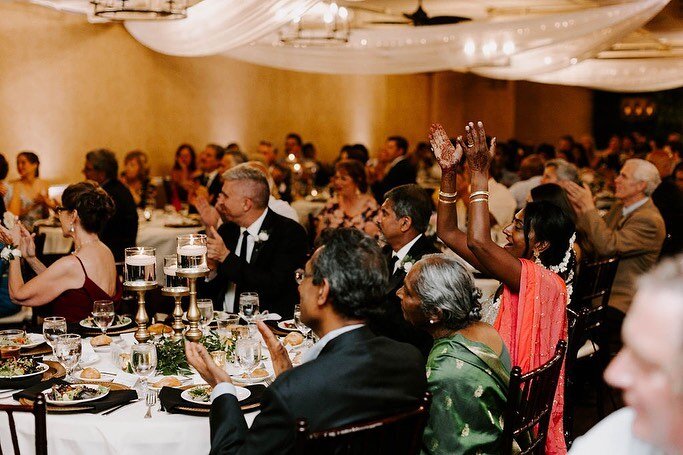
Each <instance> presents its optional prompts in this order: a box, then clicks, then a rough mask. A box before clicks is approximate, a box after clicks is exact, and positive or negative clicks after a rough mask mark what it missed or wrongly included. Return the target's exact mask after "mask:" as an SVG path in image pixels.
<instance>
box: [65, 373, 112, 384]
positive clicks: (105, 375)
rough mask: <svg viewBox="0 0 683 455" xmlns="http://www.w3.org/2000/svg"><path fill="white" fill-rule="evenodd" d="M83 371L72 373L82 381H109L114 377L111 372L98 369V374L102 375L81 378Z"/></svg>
mask: <svg viewBox="0 0 683 455" xmlns="http://www.w3.org/2000/svg"><path fill="white" fill-rule="evenodd" d="M82 373H83V370H81V371H79V372H78V373H76V374H74V377H75V378H76V379H78V380H79V381H83V382H111V381H113V380H114V379H115V378H116V375H115V374H111V373H104V372H102V371H100V374H101V375H102V377H101V378H100V379H93V378H82V377H81V374H82Z"/></svg>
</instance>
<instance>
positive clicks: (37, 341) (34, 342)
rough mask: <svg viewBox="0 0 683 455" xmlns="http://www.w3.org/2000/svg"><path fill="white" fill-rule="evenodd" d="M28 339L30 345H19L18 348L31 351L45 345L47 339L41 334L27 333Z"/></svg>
mask: <svg viewBox="0 0 683 455" xmlns="http://www.w3.org/2000/svg"><path fill="white" fill-rule="evenodd" d="M26 338H28V340H27V341H28V343H26V344H19V345H17V346H19V347H20V348H22V349H31V348H35V347H36V346H39V345H41V344H43V343H45V338H44V337H43V335H42V334H40V333H27V334H26Z"/></svg>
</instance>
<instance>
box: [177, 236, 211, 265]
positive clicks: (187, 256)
mask: <svg viewBox="0 0 683 455" xmlns="http://www.w3.org/2000/svg"><path fill="white" fill-rule="evenodd" d="M177 256H178V262H177V267H178V269H180V270H183V271H184V272H202V271H206V270H208V269H209V268H208V267H207V265H206V235H204V234H183V235H179V236H178V249H177Z"/></svg>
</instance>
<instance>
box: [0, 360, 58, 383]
mask: <svg viewBox="0 0 683 455" xmlns="http://www.w3.org/2000/svg"><path fill="white" fill-rule="evenodd" d="M49 369H50V367H49V366H48V365H46V364H44V363H41V362H38V371H36V372H35V373H29V374H20V375H17V376H0V379H19V378H30V377H31V376H36V375H39V374H43V373H45V372H46V371H47V370H49Z"/></svg>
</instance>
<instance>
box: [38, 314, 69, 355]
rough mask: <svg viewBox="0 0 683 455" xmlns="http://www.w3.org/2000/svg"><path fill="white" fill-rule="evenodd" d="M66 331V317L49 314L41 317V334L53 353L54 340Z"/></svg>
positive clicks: (53, 353)
mask: <svg viewBox="0 0 683 455" xmlns="http://www.w3.org/2000/svg"><path fill="white" fill-rule="evenodd" d="M65 333H66V319H65V318H63V317H62V316H50V317H47V318H45V319H43V336H44V337H45V341H46V342H47V344H49V345H50V347H51V348H52V355H55V341H57V337H58V336H59V335H64V334H65Z"/></svg>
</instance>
